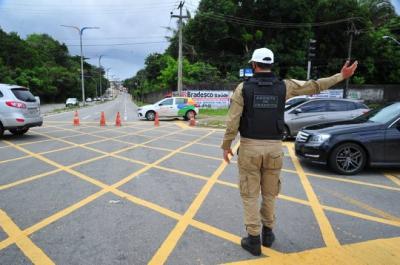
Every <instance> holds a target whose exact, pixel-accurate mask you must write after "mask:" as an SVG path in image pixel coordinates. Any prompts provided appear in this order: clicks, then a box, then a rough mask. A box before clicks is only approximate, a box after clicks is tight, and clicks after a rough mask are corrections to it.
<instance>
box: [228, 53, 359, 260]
mask: <svg viewBox="0 0 400 265" xmlns="http://www.w3.org/2000/svg"><path fill="white" fill-rule="evenodd" d="M249 63H251V64H252V68H253V72H254V75H253V77H252V78H250V79H249V80H247V81H245V82H243V83H241V84H239V85H238V87H237V88H236V90H235V92H234V93H233V95H232V98H231V105H230V108H229V113H228V120H227V128H226V132H225V135H224V139H223V143H222V149H223V150H224V153H223V156H224V160H225V161H226V162H227V163H229V155H231V156H233V153H232V149H231V144H232V141H233V140H234V139H235V138H236V135H237V133H238V131H239V132H240V136H241V138H240V149H239V151H238V156H239V158H238V167H239V175H240V182H239V188H240V195H241V198H242V201H243V208H244V223H245V227H246V231H247V233H248V236H247V237H245V238H243V239H242V241H241V245H242V247H243V248H244V249H245V250H247V251H249V252H250V253H251V254H253V255H260V254H261V242H262V245H263V246H266V247H271V245H272V243H273V242H274V240H275V235H274V233H273V232H272V229H273V226H274V221H275V215H274V210H275V209H274V204H275V198H276V196H278V194H279V191H280V186H281V182H280V178H279V175H280V171H281V168H282V161H283V152H282V137H283V130H284V126H285V125H284V111H285V101H286V100H287V99H289V98H291V97H294V96H299V95H312V94H318V93H320V92H321V91H322V90H326V89H328V88H329V87H331V86H333V85H335V84H337V83H339V82H341V81H343V80H344V79H347V78H349V77H351V76H352V75H353V74H354V71H355V70H356V68H357V61H356V62H354V63H353V64H352V65H351V66H350V65H349V62H346V63H345V65H344V66H343V68H342V70H341V72H340V73H338V74H335V75H333V76H331V77H328V78H321V79H318V80H316V81H315V80H309V81H299V80H295V79H286V80H279V79H278V78H277V77H276V76H275V75H274V74H273V73H272V72H271V68H272V65H273V63H274V54H273V52H272V51H271V50H269V49H267V48H261V49H256V50H255V51H254V53H253V56H252V58H251V60H250V61H249ZM260 191H261V196H262V202H261V209H260V207H259V205H258V203H259V196H260ZM261 223H262V225H263V226H262V236H261V240H260V232H261Z"/></svg>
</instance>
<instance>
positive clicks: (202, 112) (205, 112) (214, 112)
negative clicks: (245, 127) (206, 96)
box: [199, 109, 228, 117]
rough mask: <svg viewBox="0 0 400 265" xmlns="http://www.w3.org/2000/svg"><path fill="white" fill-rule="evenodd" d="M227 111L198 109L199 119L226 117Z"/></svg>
mask: <svg viewBox="0 0 400 265" xmlns="http://www.w3.org/2000/svg"><path fill="white" fill-rule="evenodd" d="M226 115H228V109H200V111H199V116H200V117H213V116H226Z"/></svg>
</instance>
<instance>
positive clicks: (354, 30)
mask: <svg viewBox="0 0 400 265" xmlns="http://www.w3.org/2000/svg"><path fill="white" fill-rule="evenodd" d="M348 33H349V35H350V40H349V49H348V51H347V60H348V61H350V60H351V48H352V46H353V37H354V35H358V34H359V31H358V30H357V28H356V25H354V22H353V21H352V22H351V25H350V30H349V31H348ZM349 82H350V78H347V79H346V86H345V87H344V90H343V98H347V91H348V89H349Z"/></svg>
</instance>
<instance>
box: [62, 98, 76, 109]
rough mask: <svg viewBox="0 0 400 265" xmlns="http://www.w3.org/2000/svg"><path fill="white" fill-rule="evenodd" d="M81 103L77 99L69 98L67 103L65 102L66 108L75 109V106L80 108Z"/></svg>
mask: <svg viewBox="0 0 400 265" xmlns="http://www.w3.org/2000/svg"><path fill="white" fill-rule="evenodd" d="M78 105H79V102H78V99H76V98H68V99H67V101H66V102H65V107H67V108H68V107H74V106H78Z"/></svg>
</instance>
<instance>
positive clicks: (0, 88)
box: [0, 84, 43, 138]
mask: <svg viewBox="0 0 400 265" xmlns="http://www.w3.org/2000/svg"><path fill="white" fill-rule="evenodd" d="M42 124H43V117H42V116H41V115H40V103H39V102H38V100H37V99H36V98H35V97H34V96H33V95H32V94H31V92H30V91H29V89H27V88H25V87H21V86H17V85H7V84H0V138H1V137H2V136H3V134H4V131H5V130H9V131H10V132H11V133H12V134H14V135H23V134H25V133H26V132H27V131H28V130H29V128H31V127H35V126H42Z"/></svg>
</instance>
